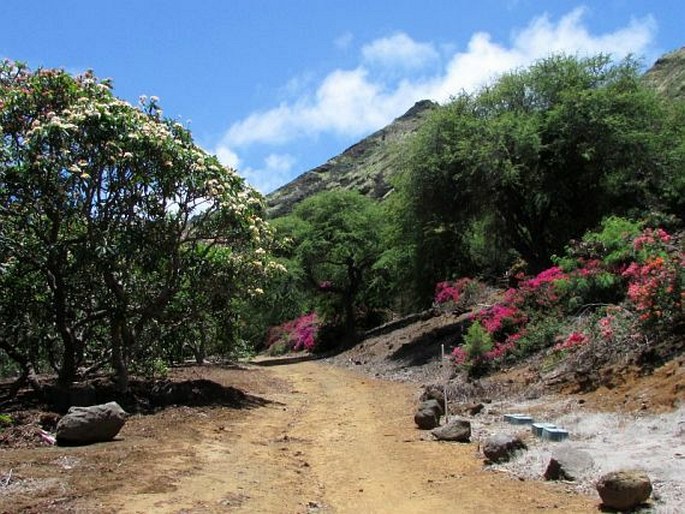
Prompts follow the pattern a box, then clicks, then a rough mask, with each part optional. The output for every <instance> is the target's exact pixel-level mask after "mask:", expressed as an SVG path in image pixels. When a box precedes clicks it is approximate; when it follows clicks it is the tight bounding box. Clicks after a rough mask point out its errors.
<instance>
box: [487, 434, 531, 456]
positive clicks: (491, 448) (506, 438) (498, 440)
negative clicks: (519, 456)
mask: <svg viewBox="0 0 685 514" xmlns="http://www.w3.org/2000/svg"><path fill="white" fill-rule="evenodd" d="M526 449H527V446H526V444H525V443H524V442H523V441H522V440H521V438H520V437H517V436H514V435H506V434H495V435H493V436H490V437H488V438H487V439H486V441H485V444H484V445H483V454H484V455H485V457H486V458H487V459H488V460H490V461H492V462H495V463H500V462H506V461H508V460H509V459H511V457H512V456H513V455H514V453H515V452H517V451H518V450H526Z"/></svg>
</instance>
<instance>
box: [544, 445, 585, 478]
mask: <svg viewBox="0 0 685 514" xmlns="http://www.w3.org/2000/svg"><path fill="white" fill-rule="evenodd" d="M593 465H594V461H593V460H592V456H591V455H590V454H589V453H588V452H585V451H583V450H577V449H575V448H571V447H568V446H563V447H559V448H557V449H555V450H554V452H553V453H552V457H551V458H550V460H549V464H548V465H547V469H546V470H545V475H544V476H545V480H571V481H573V480H578V479H579V478H580V477H581V476H582V475H583V474H584V473H585V472H586V471H588V470H589V469H590V468H592V466H593Z"/></svg>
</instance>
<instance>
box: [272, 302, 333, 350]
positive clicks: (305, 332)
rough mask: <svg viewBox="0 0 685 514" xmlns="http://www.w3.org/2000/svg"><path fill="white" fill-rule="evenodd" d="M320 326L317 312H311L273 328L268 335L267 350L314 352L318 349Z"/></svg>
mask: <svg viewBox="0 0 685 514" xmlns="http://www.w3.org/2000/svg"><path fill="white" fill-rule="evenodd" d="M320 325H321V323H320V320H319V317H318V316H317V314H316V312H310V313H309V314H304V315H302V316H300V317H299V318H296V319H294V320H291V321H286V322H285V323H282V324H281V325H278V326H276V327H272V328H271V329H269V332H268V334H267V342H266V346H267V349H272V351H273V352H274V353H286V352H288V351H294V352H298V351H302V350H308V351H312V350H314V348H315V347H316V343H317V335H318V333H319V328H320Z"/></svg>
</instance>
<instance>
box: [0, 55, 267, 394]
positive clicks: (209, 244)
mask: <svg viewBox="0 0 685 514" xmlns="http://www.w3.org/2000/svg"><path fill="white" fill-rule="evenodd" d="M0 128H1V130H2V144H1V145H0V215H1V216H2V220H3V223H2V225H1V226H0V274H1V278H0V280H2V282H1V283H2V286H3V295H5V296H9V297H10V298H24V299H30V300H26V302H27V305H26V308H25V309H23V310H22V317H20V319H24V320H27V321H26V323H24V324H23V325H21V326H19V325H18V324H17V321H16V316H14V315H11V314H8V313H6V312H5V311H3V313H2V314H0V316H2V318H3V321H2V325H0V328H2V330H3V332H2V333H0V340H2V341H3V343H2V345H0V347H3V348H7V347H12V348H14V349H15V350H18V351H19V352H20V353H21V352H24V351H25V349H26V341H28V340H33V338H34V337H35V335H36V334H38V335H39V341H40V344H41V347H42V348H43V350H44V351H45V352H46V354H47V355H48V357H49V359H51V360H52V361H53V364H54V365H55V367H56V368H57V370H58V372H59V379H60V382H61V383H63V384H68V383H70V382H71V381H72V380H74V378H75V377H76V374H77V368H78V367H79V366H81V365H83V364H85V363H86V362H87V361H88V360H92V358H93V357H94V356H95V355H99V356H103V355H106V356H108V359H109V361H110V363H111V366H112V367H113V369H114V370H115V372H116V375H117V377H118V380H119V384H120V386H121V387H122V388H123V389H125V388H126V387H127V382H128V370H129V368H130V366H131V365H132V364H133V363H134V362H135V360H136V359H140V358H148V357H149V355H150V353H151V352H149V351H146V348H144V347H145V346H147V347H148V348H149V347H150V346H151V345H153V343H154V341H153V340H152V339H151V338H152V337H153V336H154V335H155V334H158V333H159V332H160V327H162V329H163V328H164V326H165V323H168V322H169V320H170V319H171V318H172V317H171V316H170V314H171V311H172V309H171V307H172V306H174V305H178V304H179V302H180V299H179V298H180V296H181V295H182V294H183V293H184V292H185V293H187V291H188V287H191V286H192V285H193V279H191V278H190V277H191V275H192V273H193V270H194V269H197V267H198V266H199V267H200V268H201V267H202V264H203V263H204V262H205V261H208V260H212V257H211V255H212V253H213V252H218V251H219V250H218V249H219V248H222V249H223V250H221V251H222V252H224V253H225V258H224V259H223V260H222V261H221V266H222V269H223V270H224V271H222V273H225V274H227V275H228V276H231V277H234V278H235V277H238V276H240V277H242V278H241V280H236V284H245V285H246V287H245V288H244V289H243V290H240V288H237V287H232V288H230V289H229V291H230V293H227V294H228V296H229V297H235V296H240V295H242V294H247V292H248V289H249V288H248V287H247V285H248V284H250V283H251V282H255V281H258V280H259V279H261V278H262V277H263V276H264V273H265V271H264V270H266V268H267V267H268V266H267V261H268V254H267V252H266V249H268V246H269V244H270V243H269V239H270V230H269V228H268V225H267V224H266V223H265V222H263V221H262V218H261V215H262V210H263V206H262V201H261V197H260V195H259V194H258V193H256V192H255V191H253V190H252V189H250V188H249V187H247V186H246V185H245V184H244V181H243V180H242V179H241V178H240V177H239V176H238V175H237V174H236V173H235V172H234V171H233V170H230V169H227V168H224V167H223V166H221V165H220V163H219V162H218V161H217V159H216V158H215V157H213V156H210V155H208V154H207V153H206V152H204V151H203V150H201V149H200V148H198V147H197V146H196V145H195V144H194V143H193V141H192V138H191V135H190V133H189V132H188V131H187V130H186V129H185V128H184V127H183V126H181V125H180V124H178V123H174V122H172V121H170V120H166V119H164V118H163V115H162V111H161V109H160V107H159V105H158V100H157V99H156V98H154V97H152V98H150V99H149V100H148V99H142V100H141V105H140V106H139V107H137V108H136V107H133V106H131V105H130V104H128V103H126V102H124V101H122V100H119V99H117V98H116V97H115V96H114V95H113V94H112V92H111V86H110V84H109V82H108V81H99V80H97V79H96V78H95V77H94V76H93V74H92V73H90V72H87V73H85V74H83V75H81V76H79V77H72V76H71V75H69V74H68V73H66V72H64V71H62V70H46V69H38V70H36V71H35V72H33V71H31V70H30V69H29V68H27V67H26V66H24V65H21V64H16V63H12V62H9V61H5V62H3V63H2V64H1V65H0ZM213 271H215V270H213ZM22 277H30V280H28V281H27V280H21V278H22ZM198 298H199V300H198V305H203V304H202V301H203V300H204V296H203V295H198ZM193 301H194V300H193V299H192V298H188V300H187V302H186V303H187V305H186V307H185V308H186V309H188V310H189V311H191V312H195V313H196V314H197V312H198V311H197V305H196V306H192V304H193ZM229 303H230V302H229ZM226 305H227V304H226V303H224V304H221V305H218V308H217V310H216V311H213V312H214V313H215V314H218V313H220V312H223V309H224V308H225V307H226ZM203 306H204V307H207V304H204V305H203ZM36 312H38V313H39V315H38V316H35V315H34V314H35V313H36ZM27 316H28V317H27ZM10 317H11V318H10ZM201 320H202V316H198V315H190V316H188V317H187V318H186V322H187V323H190V324H192V323H194V322H200V321H201ZM226 328H228V327H226ZM12 330H14V335H13V334H12ZM17 331H19V332H22V334H23V335H21V337H20V336H19V335H18V332H17ZM21 341H24V342H23V343H22V342H21ZM152 353H155V352H152ZM22 355H25V353H22Z"/></svg>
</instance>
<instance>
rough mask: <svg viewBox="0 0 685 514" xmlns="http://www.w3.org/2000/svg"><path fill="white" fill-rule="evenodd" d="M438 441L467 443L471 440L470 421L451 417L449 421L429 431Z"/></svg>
mask: <svg viewBox="0 0 685 514" xmlns="http://www.w3.org/2000/svg"><path fill="white" fill-rule="evenodd" d="M431 434H433V436H434V437H435V438H436V439H438V440H439V441H455V442H458V443H468V442H469V441H470V440H471V422H470V421H469V420H467V419H459V418H457V419H453V420H450V422H449V423H447V424H446V425H443V426H441V427H438V428H436V429H434V430H432V431H431Z"/></svg>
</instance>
